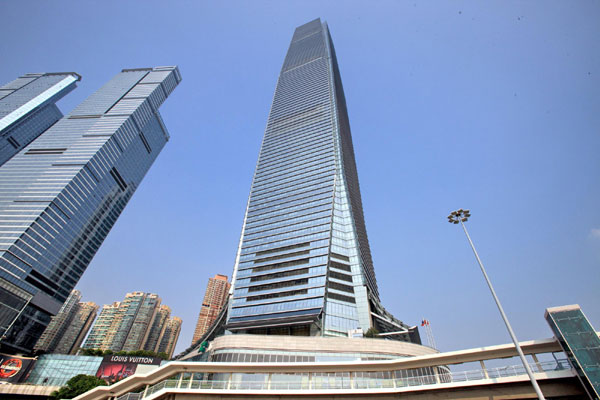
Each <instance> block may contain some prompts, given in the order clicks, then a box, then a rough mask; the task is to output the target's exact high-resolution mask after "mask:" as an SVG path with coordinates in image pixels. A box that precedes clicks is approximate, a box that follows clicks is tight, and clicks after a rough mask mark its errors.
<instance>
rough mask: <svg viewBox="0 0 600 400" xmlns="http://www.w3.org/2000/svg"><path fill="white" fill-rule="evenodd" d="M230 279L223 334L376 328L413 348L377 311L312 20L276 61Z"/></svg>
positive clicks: (336, 75) (353, 182) (326, 37)
mask: <svg viewBox="0 0 600 400" xmlns="http://www.w3.org/2000/svg"><path fill="white" fill-rule="evenodd" d="M232 281H233V298H232V301H231V304H230V310H229V315H228V320H227V329H228V330H229V331H231V332H235V333H254V334H289V335H300V336H304V335H306V336H316V335H325V336H347V335H348V331H350V330H354V329H357V328H361V329H363V331H367V330H368V329H369V328H371V327H374V328H376V329H377V330H378V331H379V332H390V333H391V332H395V335H393V338H395V339H400V340H406V341H411V340H412V341H415V342H420V340H419V338H418V332H417V331H416V329H415V330H410V329H408V328H409V327H408V326H407V325H405V324H403V323H402V322H400V321H398V320H397V319H395V318H394V317H392V316H391V315H390V314H389V313H387V312H386V311H385V310H384V308H383V307H382V306H381V304H380V300H379V291H378V288H377V280H376V278H375V270H374V268H373V261H372V258H371V250H370V247H369V240H368V237H367V232H366V227H365V221H364V216H363V209H362V202H361V195H360V187H359V182H358V174H357V170H356V162H355V159H354V149H353V145H352V137H351V133H350V124H349V121H348V112H347V109H346V100H345V98H344V91H343V88H342V81H341V77H340V71H339V68H338V63H337V59H336V55H335V50H334V47H333V43H332V41H331V36H330V34H329V30H328V27H327V25H326V24H324V23H322V22H321V21H320V20H319V19H316V20H314V21H311V22H309V23H307V24H304V25H302V26H300V27H298V28H297V29H296V31H295V32H294V35H293V37H292V41H291V44H290V47H289V49H288V52H287V55H286V57H285V60H284V62H283V67H282V69H281V72H280V75H279V79H278V82H277V87H276V90H275V95H274V98H273V103H272V106H271V111H270V114H269V118H268V121H267V127H266V130H265V134H264V139H263V142H262V146H261V150H260V154H259V158H258V163H257V165H256V170H255V174H254V178H253V181H252V187H251V191H250V197H249V200H248V205H247V209H246V214H245V217H244V223H243V228H242V235H241V239H240V244H239V249H238V254H237V258H236V263H235V268H234V275H233V279H232Z"/></svg>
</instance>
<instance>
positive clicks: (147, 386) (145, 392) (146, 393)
mask: <svg viewBox="0 0 600 400" xmlns="http://www.w3.org/2000/svg"><path fill="white" fill-rule="evenodd" d="M149 387H150V385H146V388H145V389H144V395H143V396H142V397H146V396H147V395H148V388H149Z"/></svg>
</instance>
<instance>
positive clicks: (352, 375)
mask: <svg viewBox="0 0 600 400" xmlns="http://www.w3.org/2000/svg"><path fill="white" fill-rule="evenodd" d="M350 389H354V372H352V371H350Z"/></svg>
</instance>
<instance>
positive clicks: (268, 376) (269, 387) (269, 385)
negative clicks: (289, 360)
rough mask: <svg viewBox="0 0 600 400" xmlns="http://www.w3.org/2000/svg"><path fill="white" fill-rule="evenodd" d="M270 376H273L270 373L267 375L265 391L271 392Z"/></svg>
mask: <svg viewBox="0 0 600 400" xmlns="http://www.w3.org/2000/svg"><path fill="white" fill-rule="evenodd" d="M271 375H273V374H272V373H270V372H269V375H267V390H271Z"/></svg>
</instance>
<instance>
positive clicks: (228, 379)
mask: <svg viewBox="0 0 600 400" xmlns="http://www.w3.org/2000/svg"><path fill="white" fill-rule="evenodd" d="M232 375H233V372H230V373H229V378H227V390H229V389H231V378H232Z"/></svg>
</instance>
